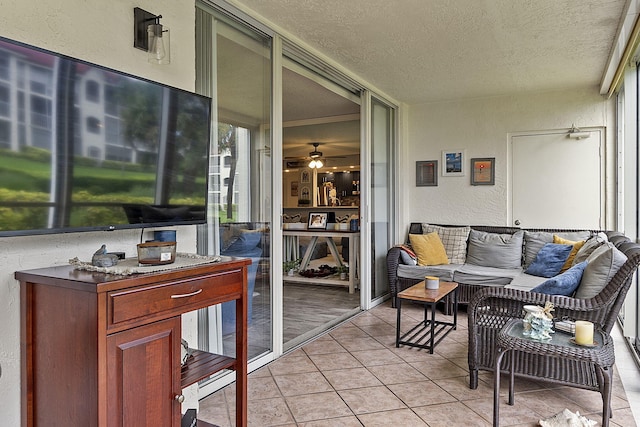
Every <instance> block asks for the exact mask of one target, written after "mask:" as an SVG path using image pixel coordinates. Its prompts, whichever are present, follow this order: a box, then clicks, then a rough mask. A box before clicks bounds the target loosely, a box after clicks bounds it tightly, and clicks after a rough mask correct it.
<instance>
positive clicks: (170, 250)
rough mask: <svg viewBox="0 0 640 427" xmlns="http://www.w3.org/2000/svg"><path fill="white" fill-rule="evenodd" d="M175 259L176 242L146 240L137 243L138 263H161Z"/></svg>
mask: <svg viewBox="0 0 640 427" xmlns="http://www.w3.org/2000/svg"><path fill="white" fill-rule="evenodd" d="M175 260H176V242H146V243H139V244H138V264H144V265H163V264H171V263H173V262H175Z"/></svg>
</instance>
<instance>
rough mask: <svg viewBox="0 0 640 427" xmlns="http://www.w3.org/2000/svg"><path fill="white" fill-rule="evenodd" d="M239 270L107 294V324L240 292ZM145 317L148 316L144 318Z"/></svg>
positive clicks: (163, 313)
mask: <svg viewBox="0 0 640 427" xmlns="http://www.w3.org/2000/svg"><path fill="white" fill-rule="evenodd" d="M242 279H243V274H242V270H235V271H229V272H224V273H217V274H212V275H208V276H199V277H194V278H190V279H184V280H178V281H172V282H164V283H157V284H153V285H149V286H144V287H140V288H133V289H127V290H124V291H116V292H111V293H109V297H108V303H107V307H108V308H107V309H108V316H107V319H108V324H109V326H112V325H117V324H119V323H122V322H127V321H131V320H134V319H138V318H145V319H147V318H149V317H154V316H158V317H159V318H162V317H166V316H167V315H177V314H181V313H185V312H188V311H191V310H195V309H198V308H203V307H207V306H209V305H212V304H216V303H218V302H221V301H223V300H228V299H229V295H230V294H233V293H236V294H238V295H240V294H241V293H242V286H243V280H242ZM147 320H148V319H147Z"/></svg>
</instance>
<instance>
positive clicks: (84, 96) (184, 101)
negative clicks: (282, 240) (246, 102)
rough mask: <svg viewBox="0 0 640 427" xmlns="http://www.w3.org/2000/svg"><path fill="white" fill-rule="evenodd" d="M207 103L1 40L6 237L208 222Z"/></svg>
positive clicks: (1, 190) (0, 229)
mask: <svg viewBox="0 0 640 427" xmlns="http://www.w3.org/2000/svg"><path fill="white" fill-rule="evenodd" d="M210 120H211V99H210V98H207V97H204V96H200V95H197V94H194V93H190V92H187V91H183V90H180V89H177V88H174V87H170V86H167V85H163V84H159V83H156V82H152V81H149V80H146V79H142V78H140V77H135V76H132V75H128V74H125V73H122V72H119V71H115V70H111V69H107V68H105V67H101V66H98V65H95V64H90V63H87V62H84V61H80V60H77V59H74V58H70V57H68V56H64V55H61V54H57V53H53V52H49V51H45V50H43V49H39V48H36V47H33V46H28V45H25V44H22V43H18V42H14V41H11V40H8V39H5V38H1V37H0V236H17V235H29V234H46V233H60V232H71V231H90V230H115V229H120V228H140V227H152V226H166V225H181V224H196V223H202V222H204V221H205V218H206V216H205V212H206V195H207V165H208V154H209V138H210Z"/></svg>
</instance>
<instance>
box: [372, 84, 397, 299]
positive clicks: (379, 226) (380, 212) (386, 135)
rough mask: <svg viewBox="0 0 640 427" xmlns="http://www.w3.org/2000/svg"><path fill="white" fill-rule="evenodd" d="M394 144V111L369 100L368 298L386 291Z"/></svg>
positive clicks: (392, 205)
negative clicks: (369, 273)
mask: <svg viewBox="0 0 640 427" xmlns="http://www.w3.org/2000/svg"><path fill="white" fill-rule="evenodd" d="M394 146H395V110H394V109H393V108H392V107H391V106H389V105H387V104H385V103H383V102H382V101H380V100H378V99H376V98H373V97H372V99H371V181H370V186H369V191H370V205H371V218H370V224H371V244H372V245H373V247H372V248H371V254H372V259H371V300H372V301H373V300H375V299H377V298H380V297H382V296H384V295H385V294H387V293H388V292H389V283H388V280H387V267H386V256H387V250H388V249H389V247H390V246H391V243H392V242H393V236H392V234H391V233H392V229H393V228H392V226H393V223H394V217H395V213H394V206H395V205H396V203H395V199H394V198H393V191H392V188H393V176H395V174H394V173H393V161H392V155H393V147H394Z"/></svg>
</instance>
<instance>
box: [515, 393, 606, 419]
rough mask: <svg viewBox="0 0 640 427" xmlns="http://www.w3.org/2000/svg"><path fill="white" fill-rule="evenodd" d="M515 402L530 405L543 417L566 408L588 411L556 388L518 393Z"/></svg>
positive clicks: (583, 412)
mask: <svg viewBox="0 0 640 427" xmlns="http://www.w3.org/2000/svg"><path fill="white" fill-rule="evenodd" d="M515 404H516V405H525V406H528V407H529V408H531V409H532V410H534V411H536V412H537V413H538V414H540V416H541V417H542V418H548V417H551V416H553V415H555V414H557V413H558V412H561V411H562V410H563V409H565V408H566V409H569V410H570V411H571V412H580V414H585V413H586V412H587V411H586V410H585V409H584V408H581V407H580V406H579V405H577V404H576V403H575V402H574V401H572V400H570V399H567V398H566V397H565V396H563V395H562V394H561V393H557V392H556V391H555V390H537V391H529V392H524V393H518V394H517V395H516V396H515ZM600 409H602V406H600Z"/></svg>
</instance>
